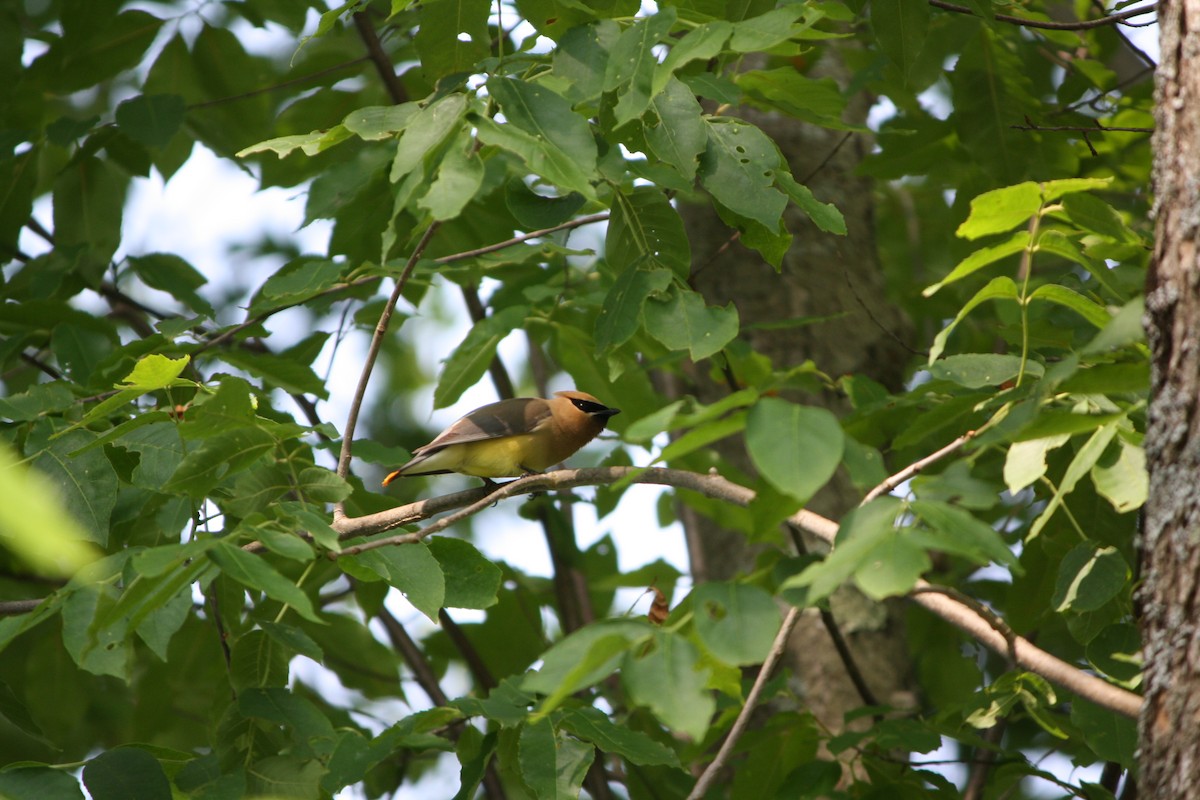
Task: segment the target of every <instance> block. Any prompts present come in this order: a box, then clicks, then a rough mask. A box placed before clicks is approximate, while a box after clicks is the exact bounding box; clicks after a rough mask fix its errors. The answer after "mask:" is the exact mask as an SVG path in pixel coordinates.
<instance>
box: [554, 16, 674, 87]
mask: <svg viewBox="0 0 1200 800" xmlns="http://www.w3.org/2000/svg"><path fill="white" fill-rule="evenodd" d="M620 36H621V28H620V26H619V25H617V23H615V22H613V21H612V20H610V19H602V20H596V21H595V22H590V23H588V24H587V25H577V26H575V27H573V28H570V29H569V30H567V32H566V33H564V34H563V35H562V38H560V39H559V40H558V47H556V48H554V55H553V56H552V63H553V65H554V68H553V72H554V75H555V77H557V78H560V79H562V82H563V84H564V87H563V88H564V92H565V94H566V98H567V100H569V101H571V102H572V103H590V102H593V101H595V100H596V99H597V98H599V97H600V95H601V93H602V92H603V91H604V76H605V72H606V70H607V67H608V60H609V53H611V52H612V49H613V46H614V45H615V44H616V42H617V39H618V38H620ZM658 91H661V87H655V91H654V93H655V94H657V93H658Z"/></svg>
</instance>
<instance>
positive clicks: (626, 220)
mask: <svg viewBox="0 0 1200 800" xmlns="http://www.w3.org/2000/svg"><path fill="white" fill-rule="evenodd" d="M604 252H605V256H606V257H607V259H608V263H609V264H611V265H612V267H613V268H614V269H615V270H617V271H618V272H620V271H625V270H628V269H630V268H632V267H640V268H642V269H666V270H670V271H671V272H674V273H675V274H676V275H677V276H678V277H679V278H681V279H686V278H687V276H688V274H689V273H690V272H691V267H692V252H691V247H690V246H689V244H688V238H687V233H685V232H684V229H683V220H682V219H680V217H679V212H678V211H676V210H675V208H674V206H672V205H671V203H670V201H668V200H667V198H666V196H665V195H664V194H663V193H662V192H661V191H659V190H658V189H654V188H651V187H647V186H643V187H638V188H635V189H634V190H633V191H632V192H630V193H628V194H625V193H624V192H620V191H617V192H614V193H613V206H612V215H611V217H610V219H609V222H608V232H607V234H606V236H605V244H604Z"/></svg>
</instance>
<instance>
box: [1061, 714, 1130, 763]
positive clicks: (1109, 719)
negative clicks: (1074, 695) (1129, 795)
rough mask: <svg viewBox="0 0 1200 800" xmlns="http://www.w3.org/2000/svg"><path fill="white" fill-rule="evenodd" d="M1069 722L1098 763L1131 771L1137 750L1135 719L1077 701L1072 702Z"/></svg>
mask: <svg viewBox="0 0 1200 800" xmlns="http://www.w3.org/2000/svg"><path fill="white" fill-rule="evenodd" d="M1071 722H1072V723H1073V724H1074V725H1075V726H1076V728H1077V729H1078V730H1079V731H1080V732H1081V733H1082V735H1083V739H1084V741H1085V742H1087V745H1088V747H1090V748H1091V749H1092V752H1093V753H1095V754H1096V757H1097V758H1098V759H1099V760H1101V761H1108V762H1112V763H1114V764H1120V765H1121V766H1122V767H1124V768H1125V769H1133V768H1134V766H1135V760H1134V754H1136V753H1137V751H1138V731H1137V720H1134V719H1130V718H1129V717H1126V716H1124V715H1122V714H1118V713H1117V712H1115V711H1111V710H1109V709H1107V708H1101V707H1100V706H1098V705H1096V704H1095V703H1091V702H1088V701H1087V700H1082V699H1079V700H1073V701H1072V702H1071Z"/></svg>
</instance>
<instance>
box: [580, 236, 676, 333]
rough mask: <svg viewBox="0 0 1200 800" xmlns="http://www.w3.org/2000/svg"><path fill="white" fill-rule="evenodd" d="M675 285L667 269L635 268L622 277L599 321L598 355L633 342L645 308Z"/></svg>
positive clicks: (597, 323) (614, 286)
mask: <svg viewBox="0 0 1200 800" xmlns="http://www.w3.org/2000/svg"><path fill="white" fill-rule="evenodd" d="M609 235H612V227H611V225H610V226H609ZM671 281H672V277H671V273H670V272H668V271H667V270H665V269H652V270H645V269H640V268H633V269H627V270H625V271H624V272H622V273H621V274H619V275H618V276H617V280H616V281H615V282H614V283H613V287H612V288H611V289H609V290H608V294H606V295H605V296H604V304H603V305H602V306H601V307H600V313H599V314H598V315H597V317H596V334H595V339H596V354H597V355H600V354H602V353H603V352H604V351H606V350H609V349H611V348H614V347H620V346H621V345H623V344H625V342H627V341H629V340H630V339H631V338H633V335H634V334H635V333H637V331H638V328H639V327H641V324H642V306H643V305H644V304H645V302H646V300H647V299H648V298H650V297H653V296H654V295H657V294H660V293H662V292H663V291H665V290H666V288H667V287H668V286H670V285H671Z"/></svg>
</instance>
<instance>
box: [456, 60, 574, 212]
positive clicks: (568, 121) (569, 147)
mask: <svg viewBox="0 0 1200 800" xmlns="http://www.w3.org/2000/svg"><path fill="white" fill-rule="evenodd" d="M487 87H488V91H489V92H490V93H491V95H492V97H494V98H495V99H496V102H498V103H499V104H500V108H501V110H502V111H503V112H504V116H505V119H506V120H507V121H508V125H504V126H500V125H496V126H494V127H493V126H492V125H486V124H485V125H481V126H480V128H479V133H480V136H481V137H482V138H483V139H484V141H485V143H491V142H489V141H488V139H487V132H488V131H489V130H491V131H494V130H496V129H501V130H502V129H504V128H507V127H509V126H512V127H514V128H517V129H519V130H520V131H522V132H524V133H525V134H528V136H529V137H531V141H532V143H533V148H532V151H531V150H530V149H529V148H528V147H522V148H520V149H514V148H513V147H511V146H510V145H509V143H508V142H504V143H503V144H502V146H503V147H505V148H506V149H510V150H513V152H516V153H517V154H518V155H520V156H522V157H523V158H525V160H526V162H527V164H528V166H529V168H530V169H531V170H532V171H534V172H536V173H537V174H539V175H541V176H542V177H544V178H546V179H548V180H550V181H551V182H553V183H556V184H558V185H559V186H562V187H563V188H565V189H570V190H572V191H576V192H579V193H580V194H582V195H584V196H585V197H591V196H593V195H594V191H593V189H592V186H591V178H592V173H593V172H594V171H595V169H596V158H597V153H596V140H595V138H594V137H593V136H592V131H591V127H590V126H589V125H588V122H587V120H585V119H584V118H583V117H582V116H580V115H579V114H577V113H575V111H574V109H572V108H571V104H570V103H569V102H568V101H567V100H566V99H565V98H564V97H563V96H562V95H560V94H557V93H555V92H553V91H551V90H550V89H548V88H546V87H545V86H541V85H538V84H535V83H528V82H525V81H518V80H514V79H512V78H501V77H494V78H492V79H491V80H489V81H488V83H487Z"/></svg>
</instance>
